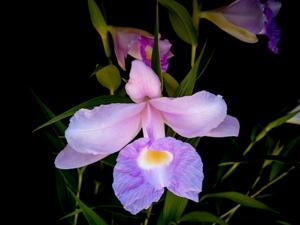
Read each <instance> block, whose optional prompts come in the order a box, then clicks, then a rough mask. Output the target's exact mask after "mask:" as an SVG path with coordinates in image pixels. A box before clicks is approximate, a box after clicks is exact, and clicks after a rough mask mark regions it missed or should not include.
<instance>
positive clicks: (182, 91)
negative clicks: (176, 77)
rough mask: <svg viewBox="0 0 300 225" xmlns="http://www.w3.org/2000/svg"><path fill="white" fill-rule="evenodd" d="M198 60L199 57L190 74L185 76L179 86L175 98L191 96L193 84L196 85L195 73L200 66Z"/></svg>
mask: <svg viewBox="0 0 300 225" xmlns="http://www.w3.org/2000/svg"><path fill="white" fill-rule="evenodd" d="M200 59H201V56H199V57H198V59H197V61H196V63H195V64H194V66H193V67H192V69H191V70H190V72H189V73H188V74H187V75H186V76H185V78H184V79H183V81H181V83H180V84H179V86H178V88H177V90H176V92H175V96H176V97H180V96H185V95H191V94H192V93H193V91H194V87H195V83H196V78H197V72H198V68H199V64H200Z"/></svg>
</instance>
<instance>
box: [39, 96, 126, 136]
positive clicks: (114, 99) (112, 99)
mask: <svg viewBox="0 0 300 225" xmlns="http://www.w3.org/2000/svg"><path fill="white" fill-rule="evenodd" d="M129 102H131V101H130V99H128V98H124V97H118V96H99V97H95V98H92V99H90V100H88V101H86V102H83V103H81V104H79V105H77V106H74V107H73V108H71V109H69V110H67V111H65V112H63V113H61V114H59V115H57V116H56V117H54V118H52V119H51V120H49V121H48V122H46V123H44V124H42V125H41V126H39V127H37V128H36V129H34V130H33V132H35V131H37V130H39V129H41V128H44V127H47V126H49V125H51V124H53V123H56V122H58V121H60V120H62V119H65V118H67V117H69V116H72V115H73V114H74V113H75V112H76V111H77V110H79V109H81V108H92V107H94V106H98V105H101V104H108V103H129Z"/></svg>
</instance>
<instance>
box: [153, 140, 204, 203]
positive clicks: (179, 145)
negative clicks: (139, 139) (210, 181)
mask: <svg viewBox="0 0 300 225" xmlns="http://www.w3.org/2000/svg"><path fill="white" fill-rule="evenodd" d="M150 148H151V149H161V150H167V151H169V152H170V153H171V154H172V155H173V161H172V162H171V163H170V166H169V167H167V172H166V173H167V175H168V176H169V177H170V178H169V179H170V181H169V182H168V183H169V184H168V185H167V188H168V189H169V190H170V191H171V192H173V193H174V194H175V195H178V196H180V197H184V198H188V199H190V200H193V201H195V202H198V200H199V198H198V194H199V192H201V190H202V182H203V178H204V174H203V169H202V167H203V164H202V161H201V158H200V156H199V155H198V153H197V152H196V150H195V149H194V148H193V146H191V145H190V144H188V143H184V142H182V141H179V140H176V139H175V138H171V137H167V138H161V139H159V140H157V141H155V142H154V143H153V144H152V145H151V146H150Z"/></svg>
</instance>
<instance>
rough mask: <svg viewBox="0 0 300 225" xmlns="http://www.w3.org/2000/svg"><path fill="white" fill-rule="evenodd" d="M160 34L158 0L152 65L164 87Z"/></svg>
mask: <svg viewBox="0 0 300 225" xmlns="http://www.w3.org/2000/svg"><path fill="white" fill-rule="evenodd" d="M158 35H159V14H158V2H156V7H155V28H154V44H153V50H152V56H151V67H152V69H153V71H154V72H155V73H156V74H157V75H158V76H159V78H160V81H161V82H162V87H163V79H162V74H161V66H160V55H159V45H158Z"/></svg>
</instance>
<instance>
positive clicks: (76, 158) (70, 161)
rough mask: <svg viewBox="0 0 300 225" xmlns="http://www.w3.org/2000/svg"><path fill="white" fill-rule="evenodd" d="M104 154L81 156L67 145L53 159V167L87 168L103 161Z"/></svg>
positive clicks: (81, 154)
mask: <svg viewBox="0 0 300 225" xmlns="http://www.w3.org/2000/svg"><path fill="white" fill-rule="evenodd" d="M106 156H107V155H106V154H104V155H102V154H98V155H94V154H83V153H79V152H77V151H75V150H74V149H72V148H71V146H70V145H67V146H66V147H65V148H64V149H63V150H62V151H61V152H60V153H59V154H58V155H57V156H56V158H55V162H54V163H55V167H56V168H59V169H74V168H79V167H83V166H87V165H89V164H92V163H94V162H97V161H99V160H100V159H103V158H104V157H106Z"/></svg>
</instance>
